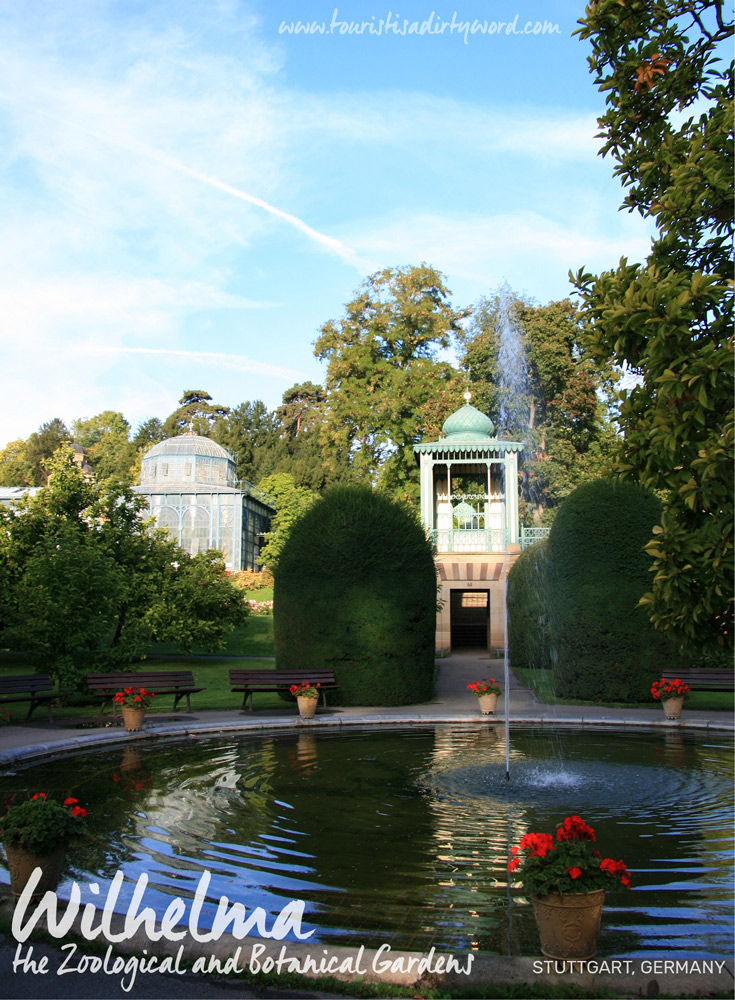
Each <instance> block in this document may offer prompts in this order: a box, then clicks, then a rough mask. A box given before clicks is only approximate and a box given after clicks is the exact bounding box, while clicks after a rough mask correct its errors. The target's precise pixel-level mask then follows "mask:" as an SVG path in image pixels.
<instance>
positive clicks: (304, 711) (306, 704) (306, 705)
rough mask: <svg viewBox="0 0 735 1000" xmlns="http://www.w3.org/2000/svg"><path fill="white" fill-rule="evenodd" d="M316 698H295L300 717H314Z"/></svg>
mask: <svg viewBox="0 0 735 1000" xmlns="http://www.w3.org/2000/svg"><path fill="white" fill-rule="evenodd" d="M318 700H319V699H318V698H301V697H297V698H296V701H297V702H298V706H299V715H300V716H301V718H302V719H313V718H314V715H315V714H316V703H317V701H318Z"/></svg>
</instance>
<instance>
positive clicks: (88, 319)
mask: <svg viewBox="0 0 735 1000" xmlns="http://www.w3.org/2000/svg"><path fill="white" fill-rule="evenodd" d="M335 12H336V13H335ZM582 13H583V5H582V4H581V3H579V4H576V3H570V2H567V0H551V2H549V0H547V2H545V3H541V2H529V0H490V2H479V0H449V3H447V4H444V3H436V2H435V3H432V2H431V0H429V2H426V3H424V2H422V0H410V2H406V3H392V2H387V3H381V2H378V0H370V2H349V3H335V2H334V0H331V2H325V3H322V2H315V0H303V2H302V0H299V2H295V0H253V2H242V0H161V2H158V3H153V2H150V0H119V2H106V0H63V2H56V0H24V2H23V3H19V2H18V0H0V46H1V47H2V52H0V211H2V216H3V219H4V239H3V241H2V244H1V245H0V257H1V258H2V266H1V267H0V303H1V305H2V309H1V311H0V329H2V361H3V372H4V378H3V407H2V413H1V415H0V420H1V424H0V446H3V445H4V444H5V443H7V442H8V441H10V440H13V439H15V438H18V437H27V436H28V435H29V434H30V433H31V432H32V431H34V430H35V429H36V428H37V427H38V426H39V424H41V423H42V422H43V421H46V420H49V419H51V418H52V417H56V416H58V417H61V418H62V419H64V420H65V421H67V422H71V421H72V420H73V419H74V418H76V417H90V416H92V415H94V414H96V413H99V412H101V411H102V410H106V409H111V410H119V411H121V412H123V413H124V415H125V416H126V417H127V419H128V420H129V421H130V422H131V424H132V425H133V429H135V427H136V426H137V425H138V424H139V423H140V422H141V421H142V420H144V419H145V418H146V417H149V416H159V417H165V416H166V415H167V414H168V413H170V412H171V411H172V410H173V409H174V408H175V406H176V403H177V400H178V398H179V396H180V395H181V393H182V391H183V390H184V389H192V388H197V389H206V390H207V391H208V392H209V393H210V394H211V395H212V396H213V397H214V398H215V400H216V401H217V402H219V403H223V404H225V405H229V406H234V405H237V404H238V403H239V402H242V401H243V400H253V399H262V400H264V401H265V403H266V404H267V405H268V406H270V407H273V406H277V405H278V404H279V402H280V400H281V396H282V393H283V392H284V390H285V389H287V388H288V387H289V386H290V385H292V384H293V383H294V382H297V381H303V380H305V379H311V380H313V381H321V380H322V378H323V369H322V366H321V364H320V363H319V362H317V361H316V359H315V358H314V356H313V353H312V350H313V342H314V340H315V339H316V337H317V335H318V330H319V327H320V326H321V324H323V323H324V322H326V321H327V320H329V319H337V318H339V317H340V316H341V315H342V311H343V306H344V303H345V302H347V301H349V299H350V298H351V297H352V295H353V293H354V291H355V290H356V288H357V287H358V285H359V284H360V282H361V281H362V280H363V278H364V277H365V276H366V275H368V274H370V273H372V272H373V271H375V270H378V269H379V268H383V267H391V266H401V265H410V264H418V263H421V262H424V261H425V262H427V263H430V264H432V265H433V266H435V267H437V268H438V269H439V270H440V271H442V272H443V274H444V275H445V276H446V281H447V285H448V287H449V288H450V289H451V291H452V293H453V302H454V303H455V305H456V306H458V307H459V306H466V305H469V304H471V303H472V302H474V301H476V300H477V299H478V298H479V297H481V296H482V295H485V294H489V293H490V292H492V290H493V289H495V288H497V287H498V286H499V285H500V284H501V283H503V282H504V281H507V282H508V283H509V284H510V286H511V287H512V288H513V289H514V290H515V291H517V292H519V293H525V294H527V295H529V296H530V297H531V298H533V299H535V300H536V301H537V302H539V303H544V302H547V301H550V300H553V299H559V298H564V297H565V296H567V295H568V294H569V293H570V286H569V282H568V279H567V273H568V271H569V270H570V269H572V270H577V269H578V268H580V267H582V266H584V267H586V268H588V269H590V270H593V271H598V270H602V269H604V268H608V267H611V266H614V265H615V264H616V263H617V261H618V259H619V258H620V257H621V256H622V255H625V256H628V257H629V258H630V259H631V260H636V261H640V260H641V259H643V258H644V257H645V255H646V253H647V249H648V246H649V240H650V231H649V230H648V228H647V226H646V224H645V223H644V222H643V221H641V220H640V219H639V218H638V217H637V216H631V215H629V214H627V213H621V212H619V211H618V207H619V205H620V202H621V201H622V193H621V189H620V186H619V184H618V182H617V181H616V180H615V179H614V178H613V177H612V163H610V162H609V161H605V160H603V159H602V158H601V157H600V156H599V155H598V154H597V150H598V147H599V140H597V139H596V138H595V133H596V131H597V126H596V116H597V115H598V114H599V113H601V111H602V108H603V97H602V95H600V94H598V92H597V90H596V88H595V87H594V86H593V83H592V80H591V77H590V75H589V71H588V66H587V59H586V57H587V48H586V45H585V44H584V43H582V42H580V41H579V40H578V39H577V38H572V37H571V36H572V32H573V31H574V29H575V26H576V22H577V19H578V18H579V17H580V16H581V15H582ZM297 21H300V22H302V29H303V26H304V25H305V24H307V23H308V24H309V26H311V24H312V22H313V23H314V24H315V30H314V31H313V32H311V31H310V32H309V33H307V32H306V31H305V30H300V31H296V30H294V31H293V32H291V31H289V27H290V26H291V25H295V22H297ZM474 21H476V22H477V26H476V27H475V32H474V34H473V33H471V31H472V29H471V27H470V28H466V27H465V25H467V24H469V25H470V26H471V25H472V23H473V22H474ZM381 22H383V23H382V25H381ZM544 22H546V24H547V31H546V32H545V33H544V32H543V30H542V28H540V29H536V28H535V26H536V24H537V23H538V24H540V25H542V26H543V24H544ZM322 23H323V24H324V31H323V32H321V31H320V30H319V28H320V26H321V25H322ZM508 25H510V26H511V28H512V29H513V30H511V31H510V33H509V32H508V29H507V26H508ZM422 26H424V27H423V33H422ZM527 26H528V27H527ZM360 28H362V31H361V33H360ZM442 28H443V30H442ZM557 28H558V30H557ZM534 30H538V31H539V32H540V33H537V34H534V33H533V32H534Z"/></svg>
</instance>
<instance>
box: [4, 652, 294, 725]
mask: <svg viewBox="0 0 735 1000" xmlns="http://www.w3.org/2000/svg"><path fill="white" fill-rule="evenodd" d="M233 666H245V667H252V668H253V669H256V668H257V669H259V670H267V669H268V668H274V667H275V663H274V662H273V660H247V661H238V660H223V659H217V658H215V657H212V658H211V659H207V660H184V659H178V658H176V657H175V656H172V657H170V658H166V659H161V660H147V661H145V667H146V668H147V669H151V670H182V669H184V670H191V671H192V673H193V674H194V682H195V686H196V687H203V688H204V689H205V690H203V691H200V692H199V694H193V695H192V696H191V707H192V712H201V711H204V710H206V709H218V708H219V709H238V708H239V707H240V705H241V704H242V695H241V694H238V693H235V692H233V691H232V690H231V688H230V674H229V671H230V667H233ZM21 673H33V670H32V669H30V668H29V665H28V662H27V661H26V662H25V663H23V662H22V660H21V658H20V657H17V656H13V655H12V654H8V653H0V677H1V676H2V675H3V674H21ZM172 706H173V696H172V695H162V696H161V700H160V702H159V704H157V705H155V707H154V708H152V709H149V712H150V714H151V715H155V714H156V713H158V712H162V713H163V714H166V715H169V714H171V712H172ZM3 707H4V708H5V709H6V710H7V711H8V712H9V713H10V717H11V721H12V722H22V721H24V720H25V717H26V714H27V712H28V703H27V702H20V703H18V704H10V705H5V706H3ZM288 707H289V706H288V704H287V703H286V702H284V701H283V700H282V699H281V698H279V697H278V695H276V694H268V693H263V694H256V695H254V697H253V709H254V710H257V709H274V708H286V709H288ZM111 714H112V709H111V707H109V706H108V707H107V709H106V712H105V718H109V717H110V716H111ZM178 714H181V715H186V703H185V702H184V703H183V705H182V703H181V702H179V709H178ZM98 715H99V702H98V701H94V700H91V699H89V698H88V697H85V696H84V695H73V696H72V697H71V699H70V701H69V704H67V705H64V706H63V707H60V708H55V709H54V710H53V716H54V720H55V721H60V720H61V719H65V718H70V719H73V720H75V721H79V722H81V721H82V720H87V721H89V722H94V720H95V719H96V718H97V717H98ZM32 718H33V720H34V721H43V720H44V719H45V718H46V712H45V709H44V708H43V707H40V708H37V709H36V711H35V712H34V713H33V716H32Z"/></svg>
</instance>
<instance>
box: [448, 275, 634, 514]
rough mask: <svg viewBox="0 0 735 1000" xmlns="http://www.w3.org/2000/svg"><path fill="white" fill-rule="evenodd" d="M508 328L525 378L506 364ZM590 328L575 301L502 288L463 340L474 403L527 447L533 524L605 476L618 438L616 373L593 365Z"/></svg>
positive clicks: (485, 302)
mask: <svg viewBox="0 0 735 1000" xmlns="http://www.w3.org/2000/svg"><path fill="white" fill-rule="evenodd" d="M508 324H509V325H511V326H512V327H513V331H512V332H513V335H514V336H513V339H514V340H515V341H517V343H518V345H519V348H520V349H521V350H522V352H523V363H522V364H519V365H518V368H519V369H520V377H519V373H516V377H515V378H514V379H511V380H509V379H507V377H506V378H504V377H503V375H502V374H501V370H500V368H501V366H500V360H499V356H500V353H501V350H502V344H503V338H504V337H505V336H506V335H507V327H506V329H504V326H506V325H508ZM584 327H585V322H584V321H583V320H582V319H581V317H580V316H579V314H578V312H577V309H576V307H575V306H574V305H573V304H572V303H571V302H570V301H569V300H568V299H565V300H563V301H561V302H550V303H549V304H548V305H545V306H535V305H533V303H531V302H529V301H527V300H525V299H523V298H521V297H519V296H516V295H513V294H512V293H511V292H510V290H509V289H506V288H503V289H501V290H500V291H498V292H496V293H495V294H494V295H493V296H492V297H491V298H484V299H481V300H480V302H479V303H478V304H477V305H476V306H475V308H474V310H473V315H472V321H471V323H470V325H469V326H468V328H467V330H466V332H464V333H463V334H462V337H461V344H462V347H463V351H464V353H463V357H462V367H463V368H464V369H465V371H466V372H467V374H468V378H469V380H470V385H471V388H472V392H473V397H474V399H473V405H475V406H477V408H478V409H480V410H482V412H483V413H487V414H488V415H489V416H490V418H491V419H492V420H493V422H494V423H495V425H496V427H497V428H498V432H499V433H500V434H502V435H504V436H506V437H510V438H511V439H513V438H515V439H516V440H521V441H524V442H525V443H526V446H527V447H526V451H525V453H524V456H523V459H522V467H521V471H522V475H523V499H524V501H525V505H524V506H525V510H526V520H528V521H532V520H549V519H550V518H551V517H552V516H553V513H554V512H555V510H556V508H557V507H558V505H559V503H560V502H561V501H562V499H563V498H564V497H565V496H567V495H568V494H569V493H571V492H572V490H574V489H576V487H577V486H579V485H580V483H582V482H586V481H587V480H589V479H592V478H594V477H595V476H598V475H600V473H601V472H602V469H603V468H604V466H605V463H606V461H607V460H608V456H609V453H610V450H611V446H612V442H613V441H614V438H615V434H614V431H613V428H612V425H611V423H610V420H609V417H608V412H607V406H606V405H605V402H604V399H605V397H607V398H608V399H609V396H610V393H611V391H612V386H613V384H614V382H615V379H616V376H615V373H614V372H613V371H612V369H611V367H610V366H607V367H603V368H601V369H600V368H598V367H597V366H595V365H594V364H593V363H592V361H591V358H590V356H589V353H588V352H587V351H585V349H584V332H585V330H584ZM511 397H512V398H511ZM600 397H602V399H601V398H600Z"/></svg>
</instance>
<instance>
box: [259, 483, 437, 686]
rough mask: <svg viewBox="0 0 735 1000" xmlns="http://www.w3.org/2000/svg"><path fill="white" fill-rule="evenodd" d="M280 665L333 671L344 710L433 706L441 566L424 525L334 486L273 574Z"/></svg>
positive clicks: (297, 529)
mask: <svg viewBox="0 0 735 1000" xmlns="http://www.w3.org/2000/svg"><path fill="white" fill-rule="evenodd" d="M274 608H275V612H274V633H275V645H276V662H277V666H278V667H279V668H280V669H288V668H300V669H309V668H314V669H320V668H321V669H324V668H332V669H334V672H335V674H336V678H337V683H338V684H339V685H340V688H339V690H338V691H337V692H335V693H334V694H333V695H331V696H330V698H331V699H332V700H333V701H335V702H338V703H340V704H344V705H408V704H412V703H416V702H422V701H427V700H428V699H429V698H431V696H432V694H433V686H434V635H435V628H436V570H435V568H434V559H433V556H432V552H431V548H430V546H429V543H428V541H427V540H426V537H425V535H424V531H423V529H422V528H421V527H420V525H419V524H418V523H417V522H416V520H415V519H414V517H413V516H412V515H411V514H410V513H409V512H408V511H407V510H406V509H405V508H404V507H402V506H399V505H398V504H396V503H393V502H391V501H390V500H389V499H388V498H387V497H386V496H385V495H383V494H380V493H374V492H373V491H372V490H370V489H366V488H363V487H346V486H336V487H333V488H332V489H330V490H328V491H327V492H326V493H325V494H324V495H323V496H322V497H321V499H319V500H318V501H317V502H316V503H315V504H314V506H313V507H312V508H311V509H310V510H309V511H307V512H306V513H305V514H304V516H303V517H302V518H301V519H300V520H299V521H297V522H296V524H295V525H294V526H293V529H292V531H291V534H290V535H289V538H288V540H287V542H286V544H285V546H284V548H283V551H282V553H281V556H280V559H279V562H278V566H277V568H276V572H275V596H274Z"/></svg>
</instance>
